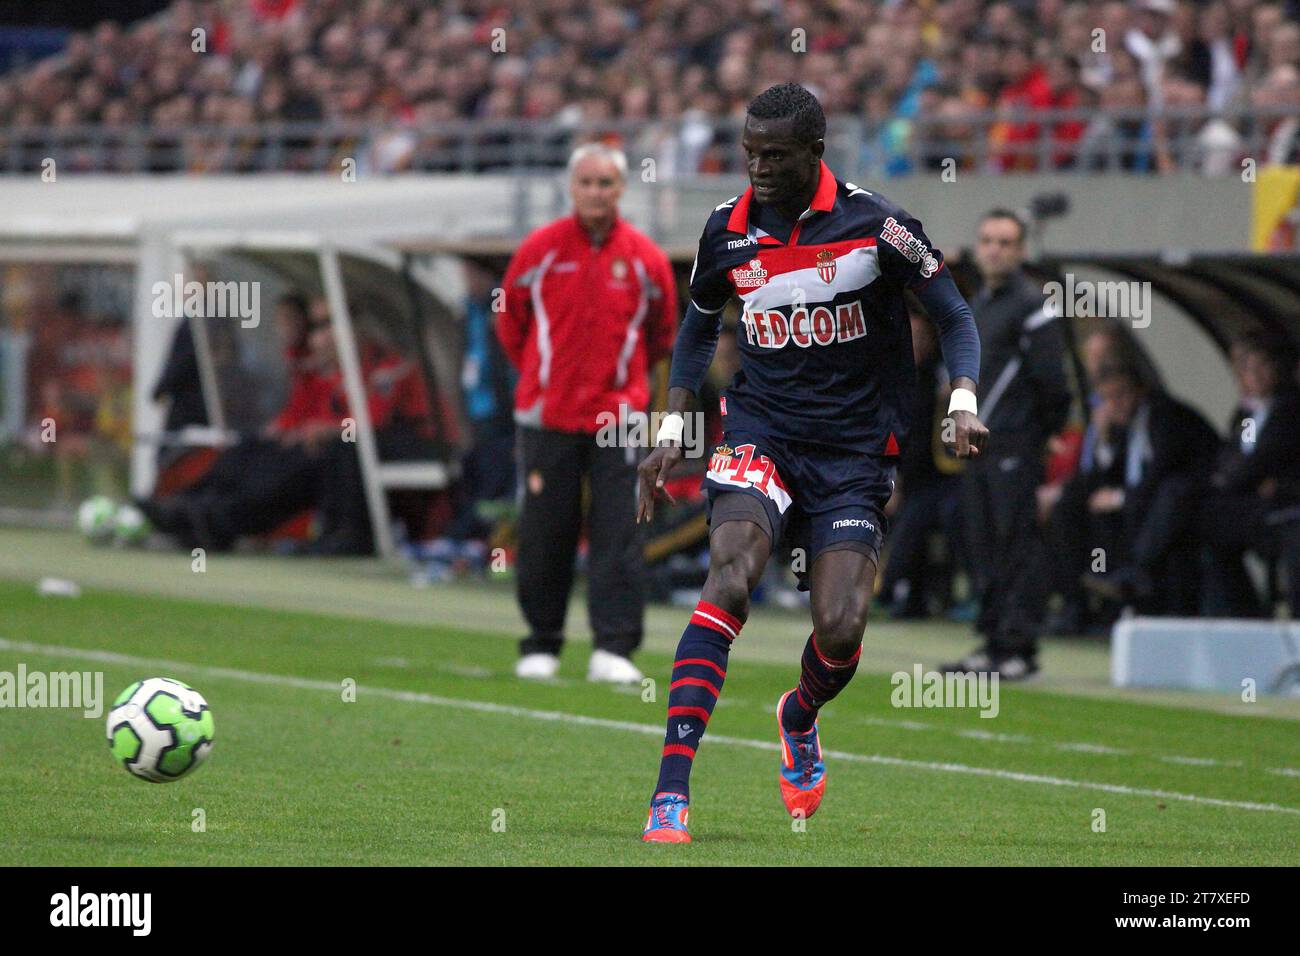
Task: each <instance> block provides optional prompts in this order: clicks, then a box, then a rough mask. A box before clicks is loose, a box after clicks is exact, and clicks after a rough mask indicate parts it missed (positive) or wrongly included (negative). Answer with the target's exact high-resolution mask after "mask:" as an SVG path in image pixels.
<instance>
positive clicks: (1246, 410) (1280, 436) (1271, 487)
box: [1198, 335, 1300, 617]
mask: <svg viewBox="0 0 1300 956" xmlns="http://www.w3.org/2000/svg"><path fill="white" fill-rule="evenodd" d="M1232 352H1233V368H1234V371H1235V373H1236V379H1237V387H1238V390H1239V393H1240V399H1239V401H1238V405H1237V408H1236V410H1235V411H1234V412H1233V416H1232V421H1231V422H1230V423H1229V427H1228V437H1227V440H1226V441H1225V442H1224V443H1223V446H1222V448H1221V449H1220V450H1219V453H1218V456H1217V457H1216V458H1215V460H1214V463H1213V469H1212V471H1211V473H1210V476H1209V493H1208V496H1207V497H1206V499H1205V501H1204V503H1203V506H1202V507H1201V509H1200V517H1199V520H1198V526H1199V527H1200V529H1201V535H1202V538H1203V540H1204V542H1205V561H1206V582H1205V599H1206V606H1205V611H1206V613H1207V614H1211V615H1214V616H1216V617H1272V611H1273V609H1272V608H1269V607H1265V606H1264V602H1263V601H1262V600H1261V597H1260V595H1259V593H1258V591H1257V590H1256V588H1255V585H1254V584H1253V583H1252V582H1251V579H1250V576H1249V574H1247V572H1246V567H1245V563H1244V561H1243V558H1244V557H1245V555H1246V553H1247V552H1255V553H1256V554H1259V555H1261V556H1263V557H1265V558H1275V557H1278V556H1279V554H1280V553H1281V551H1282V549H1283V544H1284V538H1283V534H1284V532H1283V528H1284V527H1285V525H1286V523H1287V522H1285V521H1279V520H1274V516H1282V517H1285V515H1286V514H1287V512H1288V511H1292V510H1294V509H1295V507H1296V506H1297V505H1300V430H1297V428H1296V422H1297V421H1298V420H1300V418H1298V416H1300V392H1298V391H1297V387H1296V381H1295V376H1294V374H1293V369H1294V358H1293V357H1292V356H1293V353H1292V352H1291V350H1290V349H1289V348H1287V347H1286V346H1285V344H1284V343H1280V342H1275V341H1272V340H1270V339H1269V338H1267V337H1264V336H1258V335H1252V336H1246V337H1243V338H1241V339H1239V340H1238V341H1237V342H1236V343H1234V347H1233V350H1232ZM1288 563H1291V564H1292V566H1291V567H1290V568H1289V569H1288V570H1289V574H1290V577H1291V580H1292V583H1293V588H1294V582H1295V579H1296V577H1297V575H1298V574H1300V567H1295V566H1294V564H1293V562H1288ZM1295 613H1296V608H1295V607H1293V608H1292V614H1295Z"/></svg>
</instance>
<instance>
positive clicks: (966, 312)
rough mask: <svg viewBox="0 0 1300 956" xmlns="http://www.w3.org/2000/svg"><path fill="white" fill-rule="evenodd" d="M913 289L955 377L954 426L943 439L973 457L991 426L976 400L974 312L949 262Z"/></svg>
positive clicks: (977, 369)
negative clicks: (985, 421) (933, 328)
mask: <svg viewBox="0 0 1300 956" xmlns="http://www.w3.org/2000/svg"><path fill="white" fill-rule="evenodd" d="M912 291H913V292H915V293H916V297H917V298H918V299H920V300H921V305H923V306H924V307H925V311H926V314H927V315H928V316H929V317H930V321H931V322H933V323H934V325H935V328H937V329H938V331H939V347H940V349H941V350H942V351H943V362H944V365H945V366H946V367H947V369H948V374H949V376H950V377H951V380H952V399H951V401H950V404H949V406H948V414H949V416H950V417H951V418H952V424H953V427H952V428H951V429H948V428H945V429H944V434H943V436H942V437H943V439H944V443H945V444H946V445H947V446H948V447H949V448H951V449H953V451H955V452H956V454H957V457H958V458H973V457H975V456H976V455H978V454H979V453H980V449H982V448H983V447H984V445H985V444H986V443H987V442H988V438H989V430H988V428H987V427H985V425H984V423H983V422H981V421H980V420H979V414H978V409H977V406H976V402H975V394H976V391H977V390H978V388H979V374H980V336H979V330H978V329H977V328H976V327H975V316H974V314H973V313H972V312H971V310H970V306H969V305H968V304H967V302H966V300H965V299H964V298H963V297H962V294H961V292H959V291H958V290H957V284H956V283H955V282H953V281H952V273H951V272H949V271H948V267H947V266H946V265H943V266H941V267H940V268H939V270H938V271H937V272H935V274H934V275H933V276H931V277H930V278H929V279H922V280H921V281H920V282H919V283H917V284H915V285H914V286H913V287H912ZM950 435H951V438H950V437H949V436H950Z"/></svg>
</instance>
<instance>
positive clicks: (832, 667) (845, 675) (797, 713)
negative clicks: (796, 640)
mask: <svg viewBox="0 0 1300 956" xmlns="http://www.w3.org/2000/svg"><path fill="white" fill-rule="evenodd" d="M861 655H862V646H861V645H858V649H857V650H856V651H854V652H853V656H852V657H850V658H849V659H848V660H846V661H837V660H833V659H831V658H829V657H827V656H826V655H824V654H823V653H822V652H821V651H819V650H818V649H817V632H816V631H814V632H813V633H812V634H809V635H808V643H807V644H805V645H804V649H803V663H802V670H801V672H800V674H799V683H798V684H797V685H796V686H795V689H794V693H793V694H791V695H790V696H789V697H787V698H786V699H785V709H784V710H783V711H782V712H781V726H783V727H784V728H785V729H786V730H787V731H789V732H791V733H795V734H799V733H804V732H805V731H809V730H812V725H813V722H814V721H816V720H817V711H818V710H820V709H821V707H822V705H823V704H826V703H828V702H829V701H831V700H833V699H834V698H835V695H836V694H838V693H839V692H840V691H842V690H843V689H844V688H845V687H846V686H847V685H848V683H849V681H851V680H852V679H853V672H854V671H856V670H857V669H858V658H859V657H860V656H861Z"/></svg>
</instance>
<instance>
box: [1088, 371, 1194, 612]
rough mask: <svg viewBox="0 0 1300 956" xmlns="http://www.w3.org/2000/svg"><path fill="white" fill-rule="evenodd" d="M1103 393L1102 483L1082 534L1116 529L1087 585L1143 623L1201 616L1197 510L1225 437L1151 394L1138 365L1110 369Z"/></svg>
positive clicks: (1100, 382)
mask: <svg viewBox="0 0 1300 956" xmlns="http://www.w3.org/2000/svg"><path fill="white" fill-rule="evenodd" d="M1096 390H1097V395H1098V403H1099V404H1098V408H1099V415H1098V419H1099V421H1100V422H1101V423H1102V430H1101V431H1100V433H1099V434H1098V436H1097V445H1096V449H1095V451H1094V456H1093V457H1094V462H1095V463H1096V466H1097V467H1096V468H1095V470H1094V472H1093V473H1094V474H1095V475H1097V476H1098V480H1097V481H1096V487H1092V488H1090V490H1089V494H1088V499H1087V511H1088V514H1087V520H1086V521H1085V522H1084V523H1083V524H1082V525H1080V527H1082V528H1087V527H1089V526H1090V524H1091V523H1092V522H1097V523H1107V522H1109V523H1111V534H1110V536H1109V537H1110V540H1111V541H1112V542H1113V544H1112V547H1111V548H1109V549H1105V548H1103V550H1102V552H1101V554H1100V555H1098V554H1097V552H1096V551H1095V550H1094V551H1092V552H1091V553H1090V555H1089V556H1088V557H1087V559H1086V560H1089V561H1096V560H1097V559H1098V558H1099V559H1100V563H1098V564H1094V565H1093V566H1091V567H1090V568H1089V570H1088V571H1087V574H1086V577H1085V578H1084V582H1085V585H1086V586H1087V587H1089V588H1090V589H1092V590H1094V591H1096V592H1097V593H1099V594H1101V595H1102V596H1103V597H1105V598H1107V599H1109V600H1111V601H1113V602H1115V603H1116V604H1120V605H1132V606H1133V607H1134V608H1135V609H1136V610H1137V611H1138V612H1139V613H1143V614H1174V615H1190V614H1195V613H1196V608H1197V603H1198V599H1197V594H1198V586H1199V583H1200V580H1199V579H1200V575H1199V569H1198V562H1197V559H1196V548H1195V535H1194V531H1195V529H1194V520H1195V514H1196V507H1195V505H1196V502H1197V501H1198V500H1200V498H1201V496H1202V491H1203V488H1204V486H1205V479H1206V469H1207V466H1208V464H1209V462H1210V461H1211V460H1212V459H1213V456H1214V450H1215V448H1216V447H1217V446H1218V437H1217V436H1216V435H1215V434H1214V429H1213V428H1211V427H1210V425H1209V423H1208V422H1206V421H1205V419H1204V418H1202V417H1201V415H1200V413H1199V412H1197V411H1195V410H1194V409H1193V408H1192V407H1191V406H1189V405H1187V404H1186V403H1184V402H1180V401H1178V400H1177V399H1175V398H1173V397H1172V396H1171V395H1169V393H1167V392H1165V391H1164V390H1162V389H1158V388H1152V387H1150V386H1149V385H1147V383H1146V382H1145V381H1143V378H1142V375H1141V373H1140V372H1139V370H1138V369H1137V368H1136V367H1134V366H1133V365H1126V364H1119V363H1111V362H1108V363H1106V364H1104V365H1103V366H1102V368H1101V369H1100V370H1099V371H1098V373H1097V380H1096ZM1078 530H1079V528H1076V533H1077V531H1078Z"/></svg>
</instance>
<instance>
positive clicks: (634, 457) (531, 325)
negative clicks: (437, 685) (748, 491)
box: [496, 143, 677, 683]
mask: <svg viewBox="0 0 1300 956" xmlns="http://www.w3.org/2000/svg"><path fill="white" fill-rule="evenodd" d="M626 180H627V159H626V157H625V156H624V155H623V153H622V152H621V151H619V150H616V149H612V148H610V147H608V146H605V145H602V144H599V143H588V144H586V145H584V146H580V147H578V149H576V150H574V152H573V154H572V156H571V157H570V160H569V194H570V197H571V198H572V201H573V208H574V212H573V214H572V215H569V216H565V217H563V218H561V219H558V220H556V221H555V222H552V223H550V224H548V225H545V226H542V227H541V228H539V229H537V230H535V231H534V232H533V233H531V234H530V235H529V236H528V237H527V238H526V239H525V240H524V241H523V243H521V244H520V246H519V248H518V250H517V251H516V252H515V255H514V257H513V258H512V259H511V261H510V266H509V268H508V269H507V270H506V276H505V283H504V286H505V291H506V298H505V303H506V308H505V311H504V312H503V313H501V314H500V315H499V316H498V318H497V326H496V331H497V336H498V338H499V339H500V341H501V345H502V347H503V348H504V350H505V353H506V356H507V358H509V359H510V362H511V364H513V365H514V366H515V368H516V369H518V371H519V384H518V386H517V388H516V390H515V421H516V423H517V424H518V426H519V428H518V434H519V470H520V474H521V477H522V479H523V489H522V495H523V503H522V507H521V513H520V517H519V528H518V537H519V554H518V562H517V570H518V597H519V606H520V610H521V611H522V612H523V616H524V620H525V621H527V623H528V629H529V633H528V635H527V636H526V637H525V638H524V639H523V641H522V642H521V643H520V648H519V651H520V658H519V662H518V664H517V665H516V669H515V673H516V674H517V675H518V676H519V677H523V678H549V677H553V676H554V675H555V674H556V672H557V671H558V670H559V666H560V662H559V653H560V650H561V648H562V647H563V645H564V620H565V617H566V614H567V612H568V606H569V592H570V590H571V589H572V587H573V576H574V559H575V557H576V554H577V549H578V541H579V537H580V535H581V533H582V529H583V517H584V515H583V510H584V509H583V484H584V481H585V482H586V484H587V487H588V489H589V495H590V505H589V507H588V508H587V509H586V511H587V514H586V518H587V539H588V561H587V606H588V610H589V616H590V620H591V628H592V631H593V634H594V643H595V650H594V651H593V653H592V656H591V661H590V665H589V667H588V671H587V677H588V679H589V680H596V681H608V682H614V683H629V682H636V681H639V680H640V679H641V672H640V671H639V670H637V668H636V666H635V665H634V664H633V663H632V661H631V654H632V652H633V651H635V650H636V649H637V648H638V647H639V646H640V644H641V638H642V632H643V628H644V613H645V596H644V593H643V590H642V589H643V588H644V584H645V581H644V575H643V573H642V567H643V556H642V550H641V549H642V540H641V534H640V532H639V529H638V528H637V526H636V510H635V509H636V482H637V473H636V467H637V464H638V462H639V460H640V455H639V453H638V449H636V448H632V447H602V445H601V444H600V443H599V442H598V441H597V433H598V432H599V431H600V427H601V420H602V415H613V416H615V418H616V419H617V420H622V421H627V420H628V415H629V414H631V413H643V412H645V411H646V409H647V406H648V404H649V400H650V384H649V370H650V369H651V368H652V367H653V366H654V365H655V364H656V363H658V362H659V361H660V360H661V359H664V358H666V357H667V356H669V355H670V354H671V352H672V346H673V339H674V333H675V329H676V323H677V289H676V284H675V279H674V278H673V273H672V268H671V266H669V264H668V258H667V256H665V255H664V253H663V252H662V251H661V250H660V249H659V247H658V246H656V245H655V244H654V243H653V242H652V241H651V240H650V239H649V238H647V237H646V236H645V235H643V234H642V233H641V232H640V231H639V230H637V229H635V228H634V227H633V226H632V225H631V224H630V223H628V222H626V221H625V220H624V219H622V218H621V217H620V216H619V212H618V202H619V198H620V197H621V196H622V195H623V189H624V186H625V183H626ZM652 439H653V436H650V438H649V439H647V440H648V441H649V440H652Z"/></svg>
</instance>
